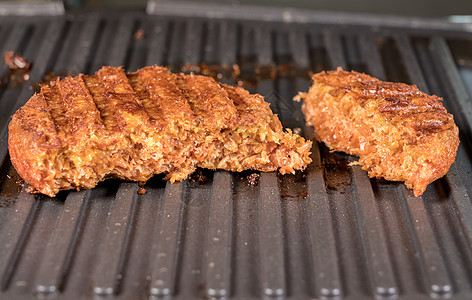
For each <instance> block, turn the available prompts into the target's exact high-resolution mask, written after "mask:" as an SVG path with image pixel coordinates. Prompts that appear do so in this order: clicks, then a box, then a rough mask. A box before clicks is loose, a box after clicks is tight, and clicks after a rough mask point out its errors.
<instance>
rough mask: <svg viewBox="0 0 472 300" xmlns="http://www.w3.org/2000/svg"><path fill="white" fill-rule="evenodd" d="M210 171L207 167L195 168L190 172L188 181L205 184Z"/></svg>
mask: <svg viewBox="0 0 472 300" xmlns="http://www.w3.org/2000/svg"><path fill="white" fill-rule="evenodd" d="M211 173H212V171H210V170H208V169H202V168H197V170H195V172H193V173H192V174H190V176H189V179H188V181H189V182H190V183H193V184H194V185H198V186H202V185H206V184H207V183H208V182H209V181H210V179H211V176H212V174H211Z"/></svg>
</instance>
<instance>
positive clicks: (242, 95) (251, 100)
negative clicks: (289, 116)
mask: <svg viewBox="0 0 472 300" xmlns="http://www.w3.org/2000/svg"><path fill="white" fill-rule="evenodd" d="M220 86H221V87H222V88H223V90H224V91H226V92H227V93H228V95H229V98H230V99H231V100H232V101H233V104H234V106H235V108H236V110H237V115H238V118H239V124H241V125H244V126H254V125H256V124H257V123H261V122H264V123H265V122H267V123H271V119H272V118H271V116H270V115H269V113H268V112H269V111H270V112H271V110H270V107H269V103H267V102H265V101H264V97H262V96H261V95H258V94H250V93H249V92H248V91H246V90H245V89H242V88H238V87H232V86H229V85H226V84H221V83H220ZM279 123H280V122H279ZM277 127H278V126H277ZM280 128H282V125H281V124H280Z"/></svg>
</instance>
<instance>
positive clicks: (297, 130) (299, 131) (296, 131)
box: [292, 127, 302, 135]
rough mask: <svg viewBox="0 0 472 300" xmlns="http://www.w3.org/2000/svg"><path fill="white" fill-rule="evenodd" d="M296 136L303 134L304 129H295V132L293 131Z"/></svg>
mask: <svg viewBox="0 0 472 300" xmlns="http://www.w3.org/2000/svg"><path fill="white" fill-rule="evenodd" d="M292 132H293V133H294V134H298V135H300V134H302V129H301V128H300V127H295V128H293V131H292Z"/></svg>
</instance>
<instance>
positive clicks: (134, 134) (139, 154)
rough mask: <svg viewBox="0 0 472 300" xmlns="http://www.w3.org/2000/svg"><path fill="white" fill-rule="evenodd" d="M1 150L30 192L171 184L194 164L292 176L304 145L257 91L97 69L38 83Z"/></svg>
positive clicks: (160, 72) (147, 71)
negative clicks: (109, 182)
mask: <svg viewBox="0 0 472 300" xmlns="http://www.w3.org/2000/svg"><path fill="white" fill-rule="evenodd" d="M8 147H9V152H10V158H11V161H12V164H13V166H14V167H15V169H16V170H17V172H18V173H19V175H20V176H21V177H22V178H23V179H24V180H25V181H26V182H27V183H28V184H29V185H30V189H29V190H30V191H31V192H39V193H43V194H46V195H49V196H54V195H55V194H56V193H57V192H59V191H60V190H65V189H72V188H76V189H88V188H92V187H94V186H95V185H97V183H98V182H100V181H102V180H104V179H106V178H109V177H115V178H121V179H125V180H133V181H146V180H148V179H149V178H150V177H151V176H152V175H153V174H158V173H165V174H166V179H168V180H170V181H171V182H174V181H180V180H183V179H185V178H187V176H188V175H189V174H191V173H192V172H193V171H195V169H196V168H197V167H202V168H209V169H224V170H229V171H242V170H246V169H254V170H260V171H264V172H265V171H276V170H279V171H280V173H282V174H285V173H293V172H294V170H301V169H304V168H305V167H306V166H307V164H309V163H310V161H311V160H310V158H309V155H310V149H311V141H306V140H305V139H303V138H302V137H300V136H299V135H297V134H292V132H291V131H290V130H287V131H286V132H285V131H284V130H283V128H282V125H281V123H280V121H279V119H278V118H277V116H276V115H274V114H273V113H272V111H271V110H270V108H269V104H268V103H266V102H265V101H264V98H263V97H262V96H260V95H257V94H250V93H249V92H247V91H246V90H244V89H242V88H239V87H232V86H229V85H225V84H221V83H218V82H216V81H215V80H213V79H212V78H210V77H205V76H198V75H193V74H192V75H184V74H172V73H169V71H168V70H167V69H166V68H163V67H158V66H154V67H145V68H142V69H140V70H138V71H137V72H134V73H125V72H124V71H123V70H122V69H121V68H114V67H103V68H102V69H101V70H99V71H97V72H96V73H95V74H94V75H82V74H81V75H79V76H77V77H67V78H64V79H62V80H57V81H55V82H52V83H50V84H49V85H45V86H42V87H41V92H39V93H37V94H35V95H34V96H33V97H31V99H29V101H28V102H27V103H26V104H25V105H24V106H23V107H22V108H20V109H19V110H18V111H17V112H16V113H15V114H14V115H13V117H12V120H11V122H10V124H9V137H8Z"/></svg>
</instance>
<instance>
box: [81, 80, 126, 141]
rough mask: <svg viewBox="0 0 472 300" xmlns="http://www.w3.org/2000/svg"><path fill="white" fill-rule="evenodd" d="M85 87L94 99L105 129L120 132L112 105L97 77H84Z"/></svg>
mask: <svg viewBox="0 0 472 300" xmlns="http://www.w3.org/2000/svg"><path fill="white" fill-rule="evenodd" d="M83 79H84V82H85V85H86V87H87V89H88V90H89V92H90V94H91V95H92V99H93V101H94V103H95V106H96V107H97V110H98V111H99V112H100V117H101V119H102V122H103V124H104V125H105V128H106V129H107V130H109V131H115V132H117V131H119V128H118V127H117V125H116V123H115V121H114V120H113V119H114V113H115V112H114V111H113V108H112V107H111V105H110V104H109V103H108V101H107V99H106V97H105V93H104V90H103V87H102V86H101V85H100V82H99V80H98V78H97V77H95V76H93V75H85V76H84V77H83Z"/></svg>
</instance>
